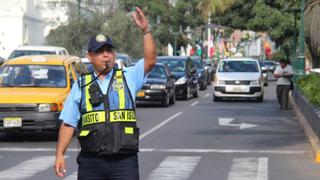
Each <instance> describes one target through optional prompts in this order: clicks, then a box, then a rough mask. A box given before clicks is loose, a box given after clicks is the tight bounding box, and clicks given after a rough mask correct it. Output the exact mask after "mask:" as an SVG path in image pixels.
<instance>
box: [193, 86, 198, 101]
mask: <svg viewBox="0 0 320 180" xmlns="http://www.w3.org/2000/svg"><path fill="white" fill-rule="evenodd" d="M195 90H196V92H194V93H193V94H192V96H193V97H194V98H197V97H199V92H198V86H196V89H195Z"/></svg>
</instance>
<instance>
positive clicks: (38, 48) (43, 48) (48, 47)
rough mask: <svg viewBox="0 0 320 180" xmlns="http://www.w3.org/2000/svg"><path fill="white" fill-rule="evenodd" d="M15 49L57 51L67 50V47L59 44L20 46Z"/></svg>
mask: <svg viewBox="0 0 320 180" xmlns="http://www.w3.org/2000/svg"><path fill="white" fill-rule="evenodd" d="M15 50H30V51H32V50H37V51H55V50H66V49H65V48H64V47H59V46H19V47H17V48H16V49H15Z"/></svg>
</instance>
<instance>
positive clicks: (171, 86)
mask: <svg viewBox="0 0 320 180" xmlns="http://www.w3.org/2000/svg"><path fill="white" fill-rule="evenodd" d="M163 68H164V71H165V73H166V76H167V84H168V86H169V89H170V94H172V93H174V91H175V84H174V82H175V79H174V78H173V75H172V74H171V72H170V70H169V68H168V66H167V65H163Z"/></svg>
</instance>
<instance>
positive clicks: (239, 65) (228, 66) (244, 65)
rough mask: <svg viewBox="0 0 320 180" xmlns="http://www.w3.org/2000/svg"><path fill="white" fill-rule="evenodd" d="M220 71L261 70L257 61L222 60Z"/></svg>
mask: <svg viewBox="0 0 320 180" xmlns="http://www.w3.org/2000/svg"><path fill="white" fill-rule="evenodd" d="M219 72H259V68H258V63H257V62H255V61H222V62H221V64H220V66H219Z"/></svg>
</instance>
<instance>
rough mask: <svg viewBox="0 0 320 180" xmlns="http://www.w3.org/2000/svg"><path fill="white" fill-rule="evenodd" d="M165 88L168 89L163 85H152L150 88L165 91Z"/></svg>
mask: <svg viewBox="0 0 320 180" xmlns="http://www.w3.org/2000/svg"><path fill="white" fill-rule="evenodd" d="M165 88H166V86H165V85H163V84H152V85H151V86H150V89H165Z"/></svg>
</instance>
